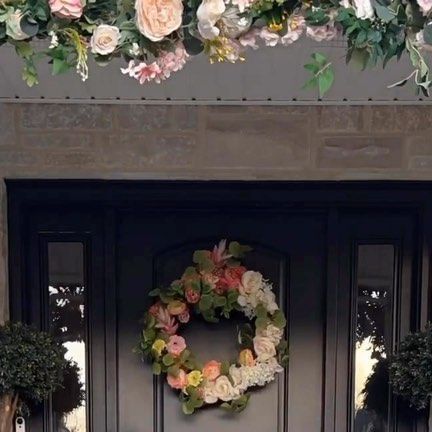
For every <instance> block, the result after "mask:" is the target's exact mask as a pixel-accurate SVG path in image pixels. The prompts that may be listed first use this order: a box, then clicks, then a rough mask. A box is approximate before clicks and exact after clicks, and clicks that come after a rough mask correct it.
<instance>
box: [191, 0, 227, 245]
mask: <svg viewBox="0 0 432 432" xmlns="http://www.w3.org/2000/svg"><path fill="white" fill-rule="evenodd" d="M224 12H225V2H224V0H203V1H202V2H201V4H200V6H199V7H198V10H197V18H198V31H199V32H200V35H201V36H202V37H203V38H204V39H209V40H212V39H214V38H216V37H217V36H219V34H220V30H219V28H218V27H217V26H216V23H217V22H218V21H219V20H220V19H221V17H222V14H223V13H224ZM214 253H215V252H214Z"/></svg>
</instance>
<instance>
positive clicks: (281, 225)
mask: <svg viewBox="0 0 432 432" xmlns="http://www.w3.org/2000/svg"><path fill="white" fill-rule="evenodd" d="M117 236H118V237H117V241H118V263H119V269H118V281H119V284H118V293H119V303H118V305H119V311H118V317H119V322H118V325H119V330H118V335H119V359H118V362H119V364H118V371H119V395H120V398H119V422H120V423H119V429H120V430H121V431H125V432H135V431H136V432H138V431H142V430H145V431H150V430H153V431H154V432H161V431H164V432H186V431H190V430H191V429H192V430H206V431H208V432H213V431H214V432H216V431H220V429H221V428H223V429H224V430H225V431H227V432H244V431H246V430H249V431H251V430H253V431H261V432H279V431H281V432H282V431H285V430H286V428H287V427H288V430H291V431H299V430H302V431H310V432H313V431H317V432H318V431H320V430H321V412H322V385H323V383H322V376H323V374H322V373H323V333H322V328H323V323H324V309H323V299H324V287H323V280H324V245H325V240H324V236H325V223H324V218H323V217H321V216H320V215H293V214H288V213H286V214H285V213H277V214H276V213H272V212H259V211H248V212H225V213H224V214H220V213H217V212H211V211H209V212H203V211H191V212H188V211H183V212H172V211H169V212H166V213H162V212H159V213H153V214H149V212H137V211H133V212H123V213H122V215H121V216H120V218H119V229H118V232H117ZM221 238H229V239H235V240H239V241H241V242H243V243H246V244H249V245H251V246H252V247H253V248H254V251H253V252H252V253H250V254H249V256H248V257H247V259H246V260H245V263H246V265H247V266H248V268H251V269H256V270H259V271H261V272H262V273H263V274H264V276H265V277H266V278H268V279H270V280H271V281H273V283H274V287H275V289H276V290H277V292H278V296H279V301H280V304H281V305H284V306H288V309H286V312H287V316H288V320H289V325H288V332H289V334H288V336H289V340H290V347H291V348H290V366H289V373H288V376H286V377H284V376H281V377H279V379H278V382H277V383H274V384H272V385H269V386H268V387H266V388H265V389H262V390H260V391H257V392H255V393H254V394H253V397H252V398H251V401H250V404H249V406H248V408H247V415H240V416H237V417H235V421H232V418H231V416H230V415H227V414H226V413H224V412H223V411H221V410H217V409H209V410H205V411H203V412H200V413H197V415H195V416H193V417H185V416H184V415H183V414H182V412H181V407H180V403H179V401H178V399H177V396H176V395H175V394H174V393H173V392H172V391H171V390H170V389H169V388H167V386H166V385H165V384H163V383H161V382H159V380H157V379H153V377H152V375H151V370H150V368H149V367H148V366H146V365H142V364H141V362H140V360H139V359H138V358H136V357H133V356H131V354H130V347H131V346H133V345H134V344H135V343H136V341H137V335H138V334H139V331H140V327H139V324H138V321H139V318H140V317H141V316H142V313H143V311H144V310H145V309H146V308H147V307H148V306H149V301H150V299H149V298H148V296H147V294H148V291H149V290H151V289H153V288H154V287H157V286H160V285H166V284H167V283H169V282H171V281H172V280H174V279H176V278H178V277H179V276H180V275H181V274H182V271H183V270H184V269H185V268H186V267H187V266H188V265H190V264H191V257H192V253H193V251H194V250H195V249H197V248H203V247H206V248H209V247H212V246H213V244H215V243H216V242H217V241H219V239H221ZM185 335H186V337H187V340H188V342H190V344H191V346H192V348H194V349H195V350H196V352H197V353H198V354H199V355H200V356H201V358H202V359H203V360H206V359H209V358H214V357H215V358H219V359H229V358H232V356H233V355H235V354H236V353H237V352H238V347H237V344H236V326H235V322H231V321H230V322H227V323H222V324H221V325H217V326H215V325H208V324H204V323H199V322H196V323H193V325H191V326H189V328H188V329H187V332H186V333H185ZM299 390H300V391H299ZM288 413H289V415H288Z"/></svg>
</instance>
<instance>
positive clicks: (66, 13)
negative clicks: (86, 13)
mask: <svg viewBox="0 0 432 432" xmlns="http://www.w3.org/2000/svg"><path fill="white" fill-rule="evenodd" d="M83 1H84V0H49V6H50V9H51V13H52V14H54V15H56V16H58V17H59V18H66V19H78V18H81V15H82V14H83V10H84V6H85V3H84V2H83Z"/></svg>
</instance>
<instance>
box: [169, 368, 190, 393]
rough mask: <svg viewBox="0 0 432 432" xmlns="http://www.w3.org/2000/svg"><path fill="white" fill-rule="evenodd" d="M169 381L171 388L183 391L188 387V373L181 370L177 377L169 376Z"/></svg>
mask: <svg viewBox="0 0 432 432" xmlns="http://www.w3.org/2000/svg"><path fill="white" fill-rule="evenodd" d="M167 381H168V385H169V386H170V387H171V388H173V389H177V390H183V389H184V388H185V387H186V386H187V376H186V372H185V371H184V370H183V369H180V370H179V373H178V375H177V376H174V375H170V374H168V375H167Z"/></svg>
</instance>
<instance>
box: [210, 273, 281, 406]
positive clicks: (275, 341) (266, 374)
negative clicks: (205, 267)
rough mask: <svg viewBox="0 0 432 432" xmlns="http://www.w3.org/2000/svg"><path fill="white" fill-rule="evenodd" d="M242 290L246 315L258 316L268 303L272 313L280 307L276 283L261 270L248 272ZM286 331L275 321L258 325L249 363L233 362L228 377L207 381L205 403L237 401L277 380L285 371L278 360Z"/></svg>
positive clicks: (240, 290) (243, 307)
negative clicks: (249, 392)
mask: <svg viewBox="0 0 432 432" xmlns="http://www.w3.org/2000/svg"><path fill="white" fill-rule="evenodd" d="M239 293H240V295H239V297H238V300H237V301H238V303H239V305H240V306H242V310H243V312H244V314H245V315H246V316H247V317H249V318H250V319H252V318H254V317H255V316H256V313H255V308H256V307H257V306H258V305H262V306H264V307H265V309H266V311H267V312H268V313H269V314H270V315H272V314H274V313H275V312H276V311H277V310H278V309H279V306H278V305H277V303H276V296H275V294H274V292H273V287H272V284H271V283H270V282H268V281H267V280H265V279H264V278H263V276H262V274H261V273H259V272H255V271H247V272H245V273H244V275H243V276H242V281H241V285H240V287H239ZM283 333H284V331H283V329H280V328H278V327H276V326H275V325H273V324H268V325H267V326H266V327H265V328H257V329H256V332H255V337H254V338H253V351H254V353H255V355H253V354H252V352H250V351H249V350H245V351H249V352H250V359H248V360H249V362H245V363H242V364H241V365H239V366H238V365H237V364H232V365H231V366H230V368H229V375H228V376H227V375H221V376H219V377H218V378H217V379H216V380H214V381H208V382H206V383H205V385H204V387H203V398H204V401H205V403H207V404H214V403H216V402H218V401H223V402H229V401H232V400H236V399H238V398H239V397H240V396H242V395H243V394H244V393H245V392H246V391H247V390H248V389H249V388H252V387H257V386H259V387H263V386H265V385H266V384H268V383H270V382H272V381H274V380H275V377H276V374H278V373H280V372H283V368H282V366H281V365H280V364H279V363H278V360H277V346H278V345H279V344H280V342H281V340H282V337H283Z"/></svg>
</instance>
